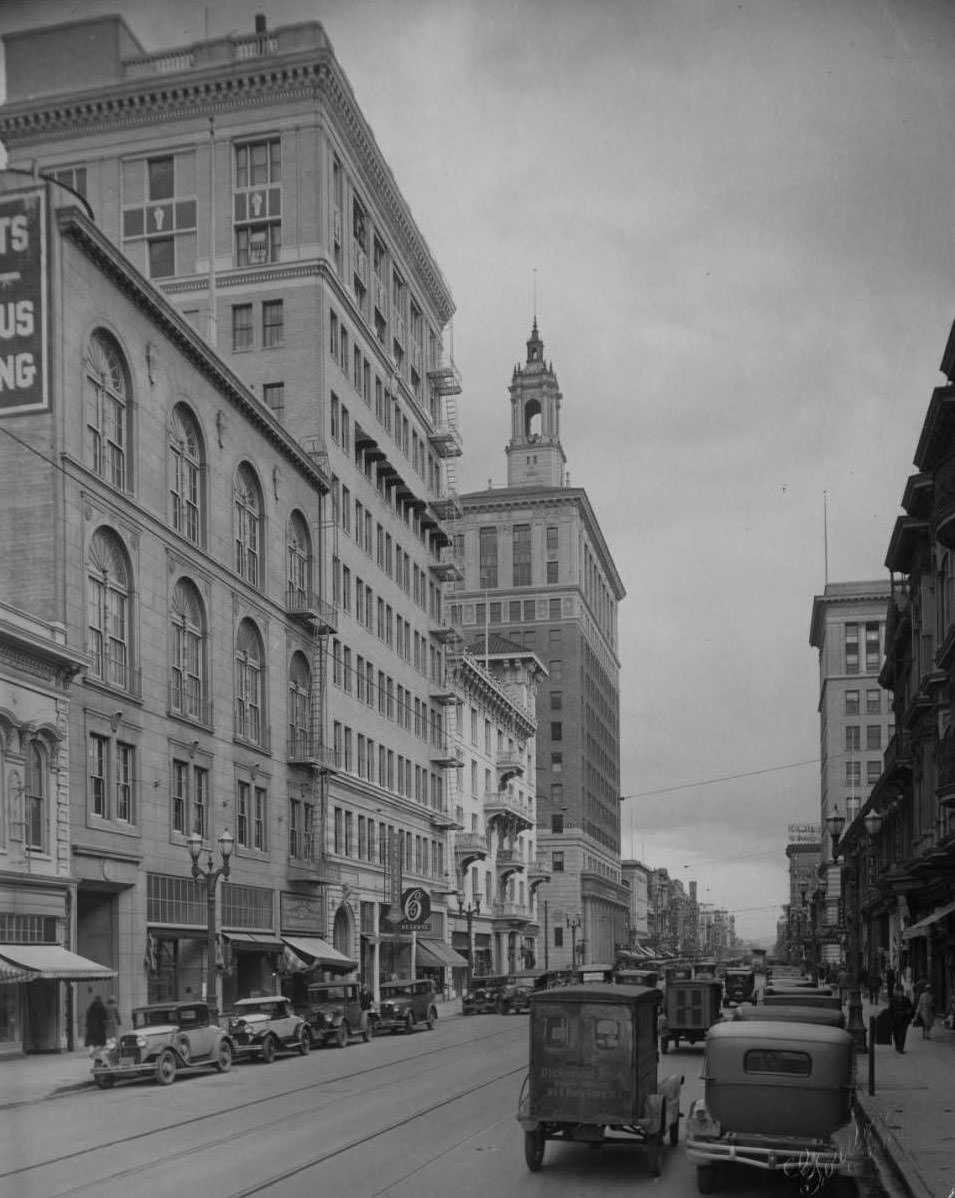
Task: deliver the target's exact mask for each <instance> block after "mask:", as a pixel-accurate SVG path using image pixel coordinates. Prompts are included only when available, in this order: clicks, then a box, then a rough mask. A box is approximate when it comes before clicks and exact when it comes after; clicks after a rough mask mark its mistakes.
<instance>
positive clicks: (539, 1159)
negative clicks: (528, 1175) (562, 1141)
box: [524, 1127, 547, 1173]
mask: <svg viewBox="0 0 955 1198" xmlns="http://www.w3.org/2000/svg"><path fill="white" fill-rule="evenodd" d="M546 1142H547V1141H546V1140H545V1139H544V1129H543V1128H542V1127H539V1128H538V1129H537V1130H536V1131H525V1132H524V1160H525V1161H526V1162H527V1167H528V1169H530V1171H531V1172H532V1173H536V1172H537V1170H538V1169H539V1168H540V1167H541V1165H542V1164H543V1163H544V1145H545V1143H546Z"/></svg>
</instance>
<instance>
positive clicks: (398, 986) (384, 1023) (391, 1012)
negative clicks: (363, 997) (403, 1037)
mask: <svg viewBox="0 0 955 1198" xmlns="http://www.w3.org/2000/svg"><path fill="white" fill-rule="evenodd" d="M437 1018H438V1009H437V1007H436V1006H435V1005H434V983H433V982H432V981H431V979H430V978H417V979H416V980H414V981H412V979H411V978H405V979H404V980H400V979H399V980H398V981H395V982H382V984H381V1001H380V1002H379V1003H378V1011H377V1014H376V1016H375V1020H374V1022H375V1032H376V1033H377V1032H382V1031H390V1032H413V1031H414V1030H415V1028H416V1027H426V1028H427V1029H428V1031H429V1032H430V1031H431V1029H432V1028H433V1027H434V1024H435V1020H436V1019H437Z"/></svg>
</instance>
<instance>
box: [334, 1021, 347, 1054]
mask: <svg viewBox="0 0 955 1198" xmlns="http://www.w3.org/2000/svg"><path fill="white" fill-rule="evenodd" d="M347 1045H348V1024H347V1022H346V1021H345V1020H344V1019H343V1020H342V1021H341V1023H340V1024H339V1025H338V1031H337V1032H336V1034H335V1047H336V1048H345V1047H347Z"/></svg>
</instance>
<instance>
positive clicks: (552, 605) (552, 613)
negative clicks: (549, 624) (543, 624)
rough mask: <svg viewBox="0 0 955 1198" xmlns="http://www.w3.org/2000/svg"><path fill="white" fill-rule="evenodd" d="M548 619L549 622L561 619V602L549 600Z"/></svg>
mask: <svg viewBox="0 0 955 1198" xmlns="http://www.w3.org/2000/svg"><path fill="white" fill-rule="evenodd" d="M547 618H548V620H559V619H560V600H559V599H549V600H548V601H547Z"/></svg>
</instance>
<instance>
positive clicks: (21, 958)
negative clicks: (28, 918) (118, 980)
mask: <svg viewBox="0 0 955 1198" xmlns="http://www.w3.org/2000/svg"><path fill="white" fill-rule="evenodd" d="M5 966H6V967H7V968H10V967H12V968H13V969H14V970H17V971H19V972H21V973H25V974H26V975H27V976H26V977H25V978H21V979H16V980H21V981H29V982H34V981H37V980H41V979H42V980H45V981H56V982H99V981H105V980H106V979H107V978H114V977H115V976H116V970H115V969H107V967H106V966H105V965H100V964H99V962H97V961H90V960H89V958H87V957H81V956H79V954H78V953H71V952H70V951H69V950H68V949H65V948H62V947H61V946H60V945H59V944H0V969H2V968H3V967H5ZM8 980H9V979H8Z"/></svg>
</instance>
